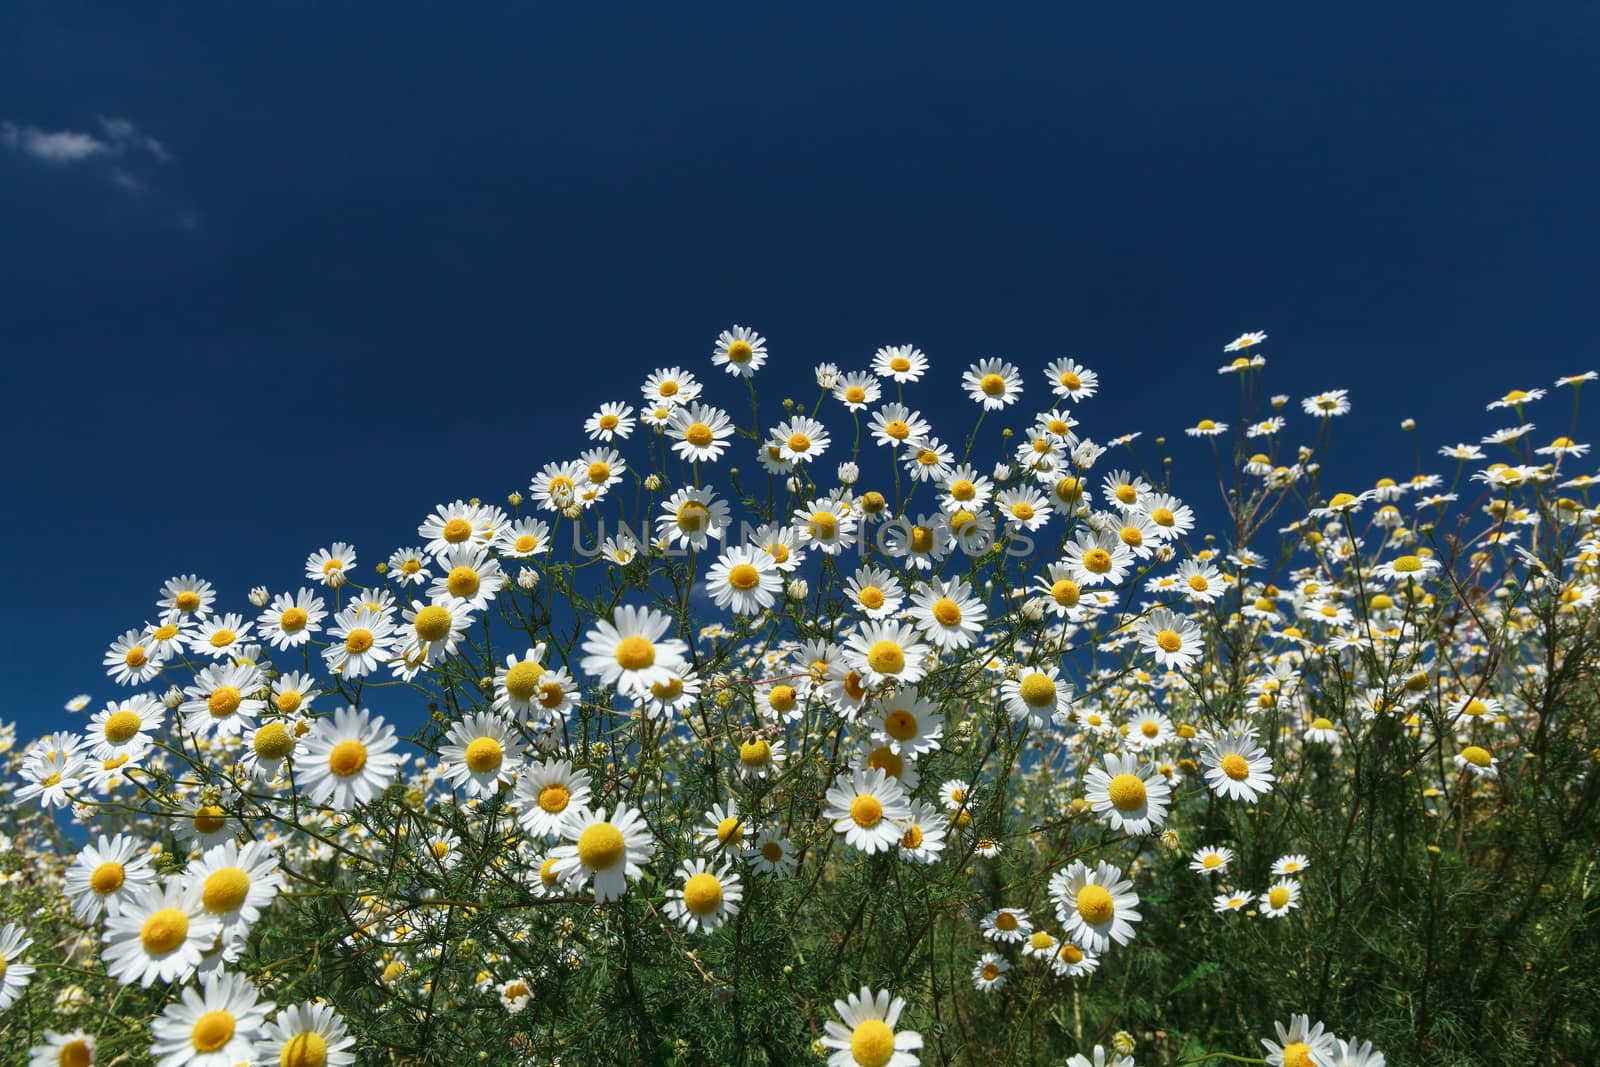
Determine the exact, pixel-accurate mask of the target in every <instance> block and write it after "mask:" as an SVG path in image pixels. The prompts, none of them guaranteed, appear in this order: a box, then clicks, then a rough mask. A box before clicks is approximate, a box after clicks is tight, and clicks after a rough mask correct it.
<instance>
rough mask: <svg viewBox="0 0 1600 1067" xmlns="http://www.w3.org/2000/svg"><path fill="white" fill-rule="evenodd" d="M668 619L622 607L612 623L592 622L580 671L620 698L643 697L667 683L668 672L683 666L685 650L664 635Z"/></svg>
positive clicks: (646, 609)
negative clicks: (612, 688)
mask: <svg viewBox="0 0 1600 1067" xmlns="http://www.w3.org/2000/svg"><path fill="white" fill-rule="evenodd" d="M671 628H672V617H671V616H669V615H665V614H663V613H662V612H659V611H655V610H653V609H651V608H636V607H631V606H629V605H626V604H625V605H622V606H621V607H619V608H617V610H616V611H615V612H614V613H613V614H612V621H610V622H607V621H606V620H604V619H597V620H595V624H594V626H593V628H591V629H590V630H589V632H588V634H587V635H586V636H585V637H584V641H583V651H584V653H585V654H584V657H583V669H584V671H585V672H586V673H588V674H589V675H590V676H591V677H595V678H599V679H600V682H601V683H602V684H603V685H610V686H615V687H616V689H617V692H619V693H621V694H623V695H624V696H634V695H643V694H646V693H648V692H649V691H650V686H651V685H653V684H654V683H656V682H665V681H667V677H668V674H669V673H670V668H672V667H676V666H678V665H679V664H681V663H683V662H684V657H685V655H686V654H687V653H688V651H689V646H688V645H686V644H684V643H683V642H682V641H679V640H677V639H676V638H667V637H665V636H664V635H665V634H666V633H667V631H668V630H670V629H671Z"/></svg>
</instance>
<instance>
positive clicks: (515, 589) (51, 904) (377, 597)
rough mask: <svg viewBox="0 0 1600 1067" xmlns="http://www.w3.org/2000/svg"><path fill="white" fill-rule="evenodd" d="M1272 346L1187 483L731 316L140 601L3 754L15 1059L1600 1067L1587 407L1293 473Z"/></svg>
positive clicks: (1234, 353) (1522, 414)
mask: <svg viewBox="0 0 1600 1067" xmlns="http://www.w3.org/2000/svg"><path fill="white" fill-rule="evenodd" d="M1264 341H1265V335H1264V334H1259V333H1252V334H1245V335H1244V336H1242V337H1240V338H1239V339H1238V340H1236V341H1235V342H1233V343H1232V344H1230V345H1228V346H1227V349H1226V351H1227V353H1228V356H1227V357H1226V358H1228V359H1229V360H1230V361H1229V362H1227V363H1225V365H1223V366H1222V367H1220V368H1219V373H1220V374H1223V375H1231V376H1233V377H1234V378H1236V379H1237V382H1238V386H1239V401H1240V407H1239V411H1238V413H1237V416H1236V417H1235V419H1234V421H1232V422H1231V423H1225V422H1221V421H1217V420H1214V419H1202V420H1199V421H1197V422H1196V423H1195V424H1194V425H1193V426H1192V427H1190V428H1189V429H1187V430H1186V431H1185V438H1184V439H1180V440H1178V441H1176V442H1173V443H1175V444H1181V445H1183V446H1184V447H1185V448H1186V449H1187V450H1189V451H1191V452H1193V451H1210V452H1211V454H1212V459H1213V460H1214V464H1215V468H1216V471H1217V478H1218V485H1217V491H1216V492H1213V491H1211V490H1210V489H1208V488H1206V487H1205V486H1204V484H1203V479H1201V478H1199V477H1197V476H1193V475H1188V476H1186V477H1188V478H1189V480H1190V482H1192V483H1193V490H1194V491H1193V492H1190V493H1189V499H1188V500H1183V499H1180V498H1179V496H1178V495H1177V494H1176V493H1175V492H1174V488H1175V482H1174V477H1175V476H1174V474H1173V470H1172V468H1173V467H1174V466H1176V467H1178V468H1181V467H1182V466H1183V464H1182V463H1178V464H1172V463H1171V462H1170V460H1169V457H1168V453H1167V450H1168V444H1169V443H1168V442H1167V441H1166V440H1164V439H1162V438H1156V439H1154V440H1153V441H1152V440H1149V439H1141V438H1139V436H1138V435H1130V436H1128V437H1123V438H1117V439H1112V440H1105V441H1104V442H1103V443H1102V442H1097V441H1096V440H1095V439H1094V438H1092V437H1090V436H1088V435H1087V434H1086V433H1085V432H1083V428H1082V427H1080V423H1079V418H1080V416H1084V417H1087V413H1088V412H1093V411H1096V409H1097V408H1099V407H1101V406H1102V404H1103V400H1102V398H1101V397H1100V396H1099V395H1097V394H1098V393H1099V385H1100V383H1099V380H1098V378H1097V376H1096V374H1095V373H1094V372H1093V371H1091V370H1089V369H1088V368H1086V367H1083V366H1081V365H1079V364H1078V363H1076V362H1074V361H1073V360H1070V359H1062V360H1058V361H1056V362H1054V363H1051V364H1050V365H1049V366H1048V367H1045V368H1032V369H1029V370H1027V371H1024V370H1023V369H1021V368H1018V367H1017V366H1014V365H1012V364H1011V363H1008V362H1004V361H1002V360H997V359H985V360H982V361H979V362H976V363H974V364H972V365H971V366H970V367H968V368H966V369H964V370H958V373H955V374H950V373H948V372H947V373H946V374H945V375H944V377H945V378H946V379H947V384H946V386H944V387H945V388H959V389H960V391H961V393H962V394H964V396H963V397H962V398H961V399H960V401H959V403H960V404H961V405H963V406H964V410H967V411H969V412H970V417H967V418H966V419H965V420H963V421H960V423H959V424H956V425H938V426H935V425H933V420H932V419H931V418H929V417H926V416H925V415H924V414H922V413H921V412H919V410H918V403H919V401H918V396H919V394H924V393H926V391H927V390H930V389H934V388H938V386H935V385H934V384H933V382H932V381H931V380H930V379H932V378H934V377H936V375H935V370H936V368H935V367H934V365H933V361H932V360H930V359H929V358H928V357H927V356H926V355H924V353H922V352H921V351H920V350H918V349H916V348H914V347H911V346H897V347H888V348H884V349H881V350H880V351H879V352H878V353H877V354H876V355H875V357H874V358H873V359H872V360H871V363H870V368H868V369H863V370H860V371H849V372H846V371H841V370H840V369H839V368H837V367H834V366H832V365H823V366H819V367H817V368H816V372H815V375H816V393H815V395H814V396H808V397H807V398H804V399H802V400H787V399H786V400H783V401H782V402H781V405H779V404H774V403H771V402H770V401H769V402H767V403H766V405H765V406H764V405H763V402H762V399H761V398H760V397H759V396H758V393H757V389H756V385H757V383H758V381H759V380H760V378H761V373H762V369H763V366H764V364H766V363H767V360H768V347H767V342H766V340H765V339H764V338H763V337H761V336H760V335H759V334H756V333H755V332H753V331H751V330H748V329H745V328H742V327H734V328H733V329H731V330H728V331H725V332H724V333H723V334H722V335H721V336H720V337H719V338H718V339H717V341H716V342H715V345H714V347H713V352H712V355H711V360H710V363H709V364H708V365H707V366H706V367H703V368H700V373H698V374H697V373H695V372H692V371H690V370H686V369H683V368H680V367H663V368H661V369H659V370H657V371H655V372H654V373H653V374H651V375H650V376H649V377H648V379H647V380H646V381H645V382H644V383H643V385H642V387H641V388H642V397H641V396H639V395H631V396H628V397H625V398H614V399H611V400H608V401H607V402H605V403H603V404H601V405H600V406H599V407H598V408H596V409H594V410H593V412H592V413H591V414H590V415H589V416H588V418H587V419H586V420H585V421H584V422H583V424H582V426H581V430H582V432H584V433H586V434H587V437H588V439H589V441H588V447H586V448H583V447H579V448H574V449H573V450H572V451H573V452H575V453H577V454H576V455H573V456H569V457H567V458H562V459H557V460H554V461H552V462H549V463H547V464H545V465H544V466H542V467H541V468H540V469H539V470H538V471H537V473H536V474H534V476H533V479H532V482H531V484H530V485H529V486H528V487H527V488H526V489H522V490H519V491H518V492H515V493H512V494H511V495H510V496H509V498H508V499H507V500H506V501H504V502H503V503H498V504H497V503H487V502H483V501H480V500H464V501H463V500H457V501H454V502H450V503H443V504H439V505H438V506H437V507H433V508H432V509H431V510H429V509H428V508H427V505H426V504H425V503H421V504H419V507H418V512H419V514H422V516H423V517H422V519H421V522H420V524H419V525H418V527H417V528H416V531H415V533H414V535H413V534H412V533H411V532H410V531H406V532H405V533H404V534H403V535H401V536H399V537H397V539H396V540H397V541H398V542H400V543H399V545H398V547H395V546H383V549H384V551H386V552H387V553H388V554H387V555H380V556H379V557H378V558H377V560H374V559H373V558H372V557H371V556H369V555H368V549H367V548H366V547H365V546H363V547H362V549H361V550H360V551H359V552H358V551H357V549H356V548H354V547H352V546H350V545H348V544H343V543H336V544H332V545H330V546H328V547H326V548H323V549H319V550H318V551H316V552H313V553H312V554H311V555H310V556H309V557H308V559H307V560H306V564H305V567H304V572H303V575H304V576H303V578H302V579H300V580H299V581H297V582H295V583H292V584H294V585H296V586H297V588H294V589H292V590H291V589H289V588H284V589H282V590H275V589H268V588H265V587H258V588H255V589H251V590H221V589H217V588H214V587H213V585H212V584H211V583H210V582H208V581H206V580H204V579H202V578H200V577H197V576H194V575H183V576H178V577H174V578H172V579H171V580H170V581H168V582H167V583H166V584H165V585H164V586H162V587H161V589H160V593H159V596H158V598H157V600H156V602H155V603H154V605H153V610H152V612H151V613H150V616H149V618H148V619H145V620H138V619H135V620H129V625H128V628H127V630H126V632H125V633H123V634H122V635H121V636H120V637H118V638H116V640H114V641H112V642H111V643H110V644H109V646H108V648H107V649H106V651H105V653H104V666H105V673H106V675H107V676H108V680H107V681H106V682H104V683H102V684H105V685H108V686H115V687H116V693H115V695H114V696H112V697H111V698H110V699H109V700H97V701H94V702H92V703H91V702H90V701H89V699H88V698H87V697H84V698H80V699H78V700H75V701H73V702H72V703H71V704H69V710H70V711H71V712H72V713H74V714H77V715H78V716H79V717H80V721H78V722H75V723H73V724H72V725H71V727H70V728H66V727H64V728H63V729H61V730H59V731H57V732H54V733H51V734H49V735H47V736H45V737H43V738H40V739H38V740H35V741H32V742H31V743H28V744H25V745H18V744H16V743H15V738H14V736H13V735H12V734H11V733H10V732H4V733H0V745H3V746H4V747H5V748H6V749H9V755H8V756H7V759H8V760H9V771H10V773H9V774H8V775H7V776H6V778H7V781H6V785H5V787H4V789H5V790H6V792H7V793H8V794H9V796H8V797H7V811H6V813H5V815H4V819H5V823H4V831H5V840H4V842H3V844H4V845H5V846H6V847H5V848H4V849H3V850H0V852H3V856H4V858H3V859H0V877H3V878H4V882H5V886H4V898H3V900H4V905H3V908H4V914H3V916H0V922H3V924H4V925H3V927H0V1030H3V1031H4V1033H5V1034H6V1035H7V1039H8V1040H7V1042H6V1044H5V1046H4V1052H3V1055H4V1056H5V1058H6V1059H7V1061H8V1062H16V1063H25V1062H26V1063H33V1064H37V1065H46V1064H48V1065H85V1064H89V1063H107V1064H109V1063H127V1064H142V1063H151V1062H155V1063H158V1064H162V1065H179V1064H195V1065H200V1067H212V1065H216V1067H225V1065H232V1064H240V1063H243V1064H255V1063H261V1064H279V1065H282V1067H318V1065H334V1067H338V1065H344V1064H350V1063H357V1062H359V1063H394V1064H401V1063H404V1064H421V1063H429V1064H431V1063H441V1064H442V1063H483V1062H488V1063H496V1064H500V1063H518V1064H521V1063H527V1064H554V1063H557V1062H559V1063H564V1064H585V1065H587V1064H606V1063H683V1064H690V1063H719V1064H794V1063H807V1062H816V1063H821V1062H827V1063H829V1064H831V1065H832V1067H849V1065H858V1067H892V1065H909V1064H915V1063H924V1064H945V1063H950V1064H957V1063H960V1064H995V1063H1006V1064H1009V1063H1051V1064H1059V1063H1062V1062H1066V1063H1069V1064H1072V1065H1089V1064H1093V1065H1096V1067H1103V1065H1105V1064H1113V1065H1116V1067H1130V1065H1133V1064H1141V1065H1173V1064H1196V1063H1203V1062H1219V1063H1221V1062H1229V1063H1269V1064H1285V1065H1290V1067H1306V1065H1309V1064H1315V1065H1317V1067H1379V1065H1382V1064H1384V1063H1386V1062H1387V1063H1394V1064H1421V1063H1440V1064H1472V1063H1484V1064H1491V1063H1493V1064H1525V1063H1552V1064H1592V1063H1596V1062H1600V1036H1597V1033H1596V1019H1597V1013H1596V1011H1595V1008H1594V1005H1595V1004H1596V1003H1597V1002H1600V936H1597V935H1600V929H1597V923H1596V909H1597V902H1600V878H1597V872H1596V858H1595V842H1596V841H1597V840H1600V819H1597V816H1596V803H1597V801H1600V775H1597V773H1596V770H1597V767H1596V761H1597V758H1600V692H1597V681H1596V669H1597V663H1600V658H1597V652H1596V642H1597V639H1600V632H1597V628H1596V625H1595V618H1596V613H1595V601H1596V598H1597V596H1600V526H1597V520H1600V513H1597V511H1596V509H1595V508H1594V507H1593V506H1592V505H1591V504H1590V503H1589V490H1590V488H1591V487H1592V485H1594V484H1595V479H1594V478H1592V477H1590V476H1588V475H1584V474H1578V473H1576V472H1574V471H1573V470H1572V469H1571V468H1572V467H1573V466H1574V465H1575V464H1577V463H1578V462H1579V461H1581V460H1583V459H1584V457H1585V456H1586V454H1587V452H1588V449H1589V446H1588V445H1587V444H1581V443H1577V442H1575V441H1574V440H1573V439H1572V438H1573V436H1574V435H1576V433H1577V407H1576V401H1577V398H1578V395H1579V393H1580V392H1581V387H1582V385H1583V383H1584V382H1585V381H1586V380H1588V379H1591V378H1593V377H1594V375H1593V374H1587V375H1578V376H1575V377H1571V378H1564V379H1562V380H1561V381H1559V382H1557V383H1555V386H1554V388H1553V389H1552V390H1548V391H1547V390H1546V389H1542V388H1541V389H1528V390H1526V391H1523V390H1513V391H1512V392H1510V393H1507V394H1505V396H1504V397H1502V398H1501V399H1500V400H1497V401H1495V402H1494V403H1492V404H1490V405H1489V407H1490V408H1491V409H1495V410H1497V411H1501V412H1503V414H1504V417H1505V418H1507V419H1510V420H1514V427H1513V428H1511V429H1505V430H1497V431H1494V432H1491V433H1488V434H1487V435H1486V436H1485V437H1484V438H1483V441H1482V442H1481V443H1480V444H1477V445H1455V446H1450V447H1446V448H1444V449H1442V450H1440V452H1441V453H1442V454H1440V455H1438V456H1433V455H1432V454H1431V453H1430V457H1429V458H1428V459H1426V460H1424V459H1423V458H1422V457H1421V456H1420V455H1418V456H1417V457H1416V458H1415V459H1414V460H1412V459H1409V458H1408V460H1407V462H1406V463H1405V464H1404V466H1406V467H1409V468H1411V470H1412V473H1409V474H1403V473H1402V472H1401V471H1400V470H1398V469H1397V470H1394V471H1391V472H1389V473H1390V474H1392V475H1393V476H1392V477H1385V478H1382V479H1381V480H1378V481H1377V483H1376V484H1375V485H1373V486H1372V487H1371V488H1367V489H1365V490H1363V491H1359V492H1357V491H1354V488H1353V487H1348V486H1335V487H1331V488H1329V489H1325V488H1324V486H1323V484H1322V483H1323V478H1322V472H1323V468H1324V463H1325V461H1326V457H1327V455H1328V453H1329V450H1330V448H1331V446H1332V444H1333V443H1334V442H1335V440H1336V439H1337V438H1338V436H1339V434H1338V430H1339V425H1340V419H1341V418H1342V417H1343V416H1344V415H1345V414H1346V413H1347V412H1348V411H1349V410H1350V404H1351V401H1350V399H1349V397H1348V396H1347V394H1346V393H1345V392H1344V391H1343V390H1337V391H1332V392H1327V393H1322V394H1319V395H1316V396H1311V397H1306V398H1304V399H1303V400H1302V401H1301V402H1299V403H1295V404H1291V403H1290V401H1289V398H1288V397H1283V396H1270V395H1269V394H1268V393H1267V392H1266V385H1265V376H1266V374H1267V371H1266V366H1265V365H1266V360H1265V358H1264V357H1263V356H1262V355H1260V354H1259V353H1260V352H1261V350H1262V345H1263V342H1264ZM770 373H771V372H770V371H769V372H768V374H769V375H770ZM948 379H955V381H954V382H949V381H948ZM1550 391H1553V392H1554V393H1555V394H1556V395H1555V396H1554V397H1550V396H1547V392H1550ZM1563 394H1567V395H1570V397H1571V399H1572V400H1573V413H1572V416H1571V418H1572V422H1571V426H1570V427H1569V428H1567V429H1566V431H1565V435H1563V436H1552V435H1550V434H1548V433H1546V434H1542V435H1538V436H1536V435H1535V427H1534V426H1533V425H1532V424H1531V423H1528V422H1526V421H1525V420H1527V419H1530V418H1533V417H1534V413H1535V411H1538V410H1542V409H1544V408H1548V407H1550V406H1553V405H1554V404H1555V403H1556V402H1557V401H1558V400H1559V399H1560V398H1561V396H1562V395H1563ZM746 400H747V401H748V408H747V409H746V407H745V401H746ZM1111 402H1112V403H1115V401H1114V400H1113V401H1111ZM923 404H924V407H927V402H926V400H924V401H923ZM724 405H726V406H724ZM939 407H940V410H943V411H947V412H948V411H951V410H953V405H952V404H951V403H950V402H949V401H948V399H947V400H946V401H944V402H942V403H941V404H940V405H939ZM941 421H943V422H950V421H954V420H953V417H950V416H947V417H945V418H943V419H941ZM574 429H575V430H577V429H579V427H574ZM1406 429H1407V430H1410V431H1412V432H1414V430H1413V428H1412V427H1411V426H1409V424H1408V425H1407V426H1406ZM1190 439H1192V440H1190ZM1546 439H1549V440H1550V443H1549V444H1546V445H1541V444H1538V443H1537V442H1540V441H1544V440H1546ZM1141 456H1143V457H1144V459H1143V460H1141ZM1183 484H1185V485H1188V484H1189V483H1188V482H1185V483H1183ZM402 735H404V736H402Z"/></svg>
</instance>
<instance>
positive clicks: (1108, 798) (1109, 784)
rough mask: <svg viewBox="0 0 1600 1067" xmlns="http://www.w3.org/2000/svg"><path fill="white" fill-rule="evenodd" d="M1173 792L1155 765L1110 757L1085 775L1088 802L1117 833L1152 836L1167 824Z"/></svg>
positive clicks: (1127, 758)
mask: <svg viewBox="0 0 1600 1067" xmlns="http://www.w3.org/2000/svg"><path fill="white" fill-rule="evenodd" d="M1171 798H1172V790H1171V788H1170V787H1169V786H1168V785H1167V782H1166V779H1164V778H1163V777H1162V776H1161V771H1160V769H1159V768H1158V767H1157V766H1156V764H1155V763H1153V762H1152V763H1140V762H1139V761H1138V759H1136V758H1135V757H1132V756H1118V755H1107V756H1106V757H1105V767H1104V769H1102V768H1100V767H1095V766H1092V767H1090V768H1089V769H1088V771H1087V772H1085V774H1084V799H1085V800H1087V801H1088V802H1089V806H1090V807H1091V808H1093V809H1094V810H1095V811H1096V812H1098V813H1099V815H1100V817H1101V818H1102V819H1104V820H1105V822H1106V824H1107V825H1108V826H1110V827H1111V828H1112V829H1113V830H1120V831H1122V832H1123V833H1128V834H1148V833H1150V832H1152V831H1154V830H1157V829H1159V828H1160V827H1161V824H1162V823H1163V822H1165V821H1166V817H1167V805H1168V804H1169V803H1170V802H1171Z"/></svg>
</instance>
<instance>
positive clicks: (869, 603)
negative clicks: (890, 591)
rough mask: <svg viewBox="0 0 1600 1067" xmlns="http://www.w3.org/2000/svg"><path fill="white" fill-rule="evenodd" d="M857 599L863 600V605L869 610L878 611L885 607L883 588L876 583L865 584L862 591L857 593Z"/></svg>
mask: <svg viewBox="0 0 1600 1067" xmlns="http://www.w3.org/2000/svg"><path fill="white" fill-rule="evenodd" d="M856 599H857V600H859V601H860V602H861V606H862V607H864V608H866V609H867V610H869V611H876V610H877V609H879V608H881V607H883V590H882V589H879V588H878V587H877V586H875V585H864V586H862V587H861V591H860V592H859V593H857V594H856Z"/></svg>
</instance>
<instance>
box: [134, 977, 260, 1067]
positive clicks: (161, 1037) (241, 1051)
mask: <svg viewBox="0 0 1600 1067" xmlns="http://www.w3.org/2000/svg"><path fill="white" fill-rule="evenodd" d="M273 1007H274V1005H273V1003H272V1002H271V1001H270V1000H262V999H261V998H260V996H259V995H258V993H257V991H256V987H255V985H254V984H252V983H251V981H250V980H249V979H248V978H246V977H244V976H243V975H240V974H212V975H209V976H207V978H206V980H205V984H204V985H203V986H202V987H201V988H200V989H195V988H194V987H193V986H190V987H188V988H186V989H184V990H183V993H182V997H181V998H180V999H178V1000H174V1001H172V1002H171V1003H169V1004H168V1005H167V1006H166V1008H164V1009H163V1010H162V1012H161V1014H160V1015H158V1016H156V1017H155V1019H153V1020H152V1021H151V1023H150V1029H151V1032H152V1033H153V1034H154V1035H155V1041H154V1042H153V1043H152V1044H151V1046H150V1054H151V1055H152V1056H154V1057H155V1060H156V1067H233V1065H235V1064H239V1063H254V1062H258V1061H257V1060H256V1054H257V1049H256V1042H257V1039H258V1038H260V1036H261V1034H262V1030H263V1028H264V1026H265V1024H266V1021H267V1015H268V1014H270V1013H271V1011H272V1009H273Z"/></svg>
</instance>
